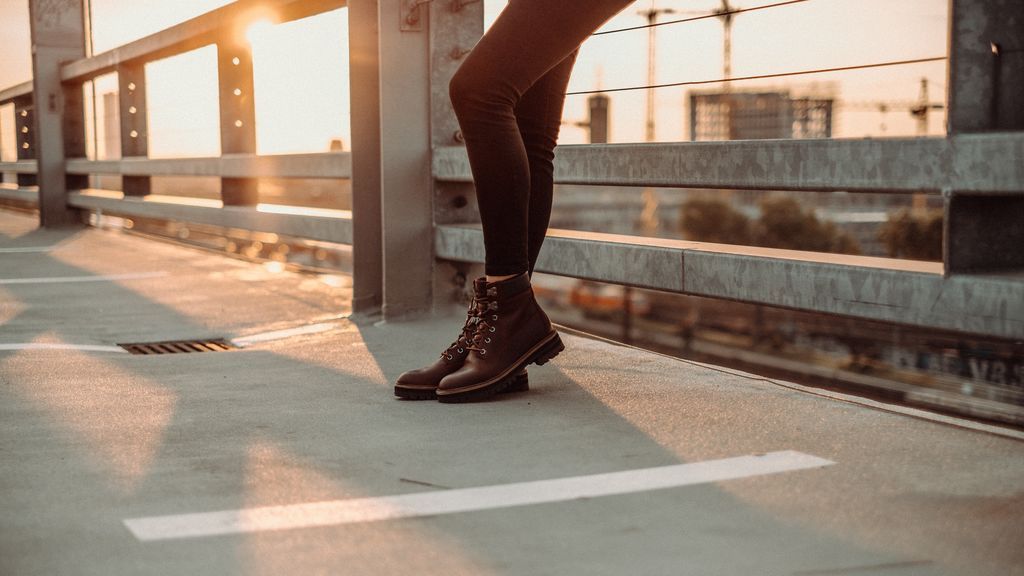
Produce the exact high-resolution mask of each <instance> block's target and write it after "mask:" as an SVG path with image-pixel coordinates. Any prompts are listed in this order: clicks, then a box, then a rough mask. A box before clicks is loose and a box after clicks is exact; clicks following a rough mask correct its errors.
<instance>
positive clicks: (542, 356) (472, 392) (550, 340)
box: [436, 330, 565, 404]
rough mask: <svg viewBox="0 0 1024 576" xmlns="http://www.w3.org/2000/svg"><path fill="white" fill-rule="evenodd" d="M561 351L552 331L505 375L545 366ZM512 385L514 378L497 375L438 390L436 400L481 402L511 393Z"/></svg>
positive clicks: (559, 342)
mask: <svg viewBox="0 0 1024 576" xmlns="http://www.w3.org/2000/svg"><path fill="white" fill-rule="evenodd" d="M562 350H565V345H564V344H562V339H561V338H559V337H558V332H556V331H554V330H552V331H551V335H550V336H549V337H547V338H545V339H544V340H542V341H541V342H540V343H538V344H537V345H536V346H534V347H533V348H531V349H530V350H528V351H527V352H526V353H525V354H523V355H522V356H520V358H519V360H518V361H517V362H516V363H515V364H514V365H513V367H512V368H511V369H510V370H509V371H507V372H506V374H515V373H516V372H519V371H520V370H522V369H523V368H526V367H527V366H529V365H530V364H533V363H536V364H537V365H538V366H543V365H544V364H547V362H548V361H549V360H551V359H552V358H554V357H555V356H558V354H559V352H561V351H562ZM514 383H515V377H514V376H513V377H509V376H504V377H503V376H501V375H498V376H495V377H494V378H491V379H490V380H487V381H484V382H480V383H477V384H473V385H472V386H466V387H463V388H455V389H453V390H438V391H437V392H436V394H437V400H438V402H443V403H446V404H449V403H460V402H472V401H474V400H481V399H484V398H487V397H489V396H493V395H494V394H498V393H500V392H504V391H511V390H510V387H511V386H512V385H513V384H514Z"/></svg>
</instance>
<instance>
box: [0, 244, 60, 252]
mask: <svg viewBox="0 0 1024 576" xmlns="http://www.w3.org/2000/svg"><path fill="white" fill-rule="evenodd" d="M54 248H56V246H26V247H24V248H0V254H24V253H28V252H49V251H50V250H53V249H54Z"/></svg>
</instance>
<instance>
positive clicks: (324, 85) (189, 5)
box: [0, 0, 948, 160]
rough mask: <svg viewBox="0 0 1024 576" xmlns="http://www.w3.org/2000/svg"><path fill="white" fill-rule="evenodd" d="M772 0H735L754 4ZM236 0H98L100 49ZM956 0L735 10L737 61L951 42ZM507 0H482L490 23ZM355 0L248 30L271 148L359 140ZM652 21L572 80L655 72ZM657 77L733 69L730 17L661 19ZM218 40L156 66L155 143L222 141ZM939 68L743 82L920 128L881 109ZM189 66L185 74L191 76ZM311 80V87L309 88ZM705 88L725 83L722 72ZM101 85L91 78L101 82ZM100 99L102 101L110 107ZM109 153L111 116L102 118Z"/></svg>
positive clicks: (18, 26)
mask: <svg viewBox="0 0 1024 576" xmlns="http://www.w3.org/2000/svg"><path fill="white" fill-rule="evenodd" d="M771 1H772V0H745V1H738V2H733V4H734V5H737V6H739V7H754V6H758V5H762V4H767V3H771ZM228 3H229V2H228V1H227V0H175V1H170V0H130V1H129V0H92V10H93V37H94V43H95V49H96V52H102V51H105V50H109V49H111V48H113V47H115V46H118V45H121V44H124V43H126V42H130V41H132V40H134V39H137V38H140V37H142V36H145V35H148V34H151V33H153V32H156V31H158V30H160V29H163V28H166V27H168V26H170V25H173V24H175V23H177V22H180V21H182V20H185V19H188V18H191V17H194V16H196V15H199V14H201V13H203V12H206V11H209V10H212V9H214V8H217V7H219V6H222V5H224V4H228ZM718 4H719V2H718V0H656V4H655V5H656V6H657V7H658V8H670V9H674V10H677V11H685V12H686V13H680V14H674V15H667V16H663V17H662V18H665V19H676V18H681V17H686V16H691V15H692V14H690V13H689V12H691V11H710V10H712V9H714V8H715V7H716V6H718ZM947 4H948V3H947V1H946V0H898V1H893V0H859V1H856V2H854V1H851V0H809V1H807V2H804V3H801V4H795V5H791V6H784V7H778V8H771V9H766V10H761V11H756V12H751V13H746V14H739V15H737V16H736V17H735V20H734V24H733V65H732V67H733V75H734V76H746V75H755V74H770V73H778V72H787V71H796V70H805V69H814V68H825V67H837V66H848V65H857V64H865V63H873V62H883V61H890V60H905V59H913V58H924V57H932V56H942V55H945V53H946V27H947ZM504 6H505V1H504V0H488V1H486V2H485V10H486V18H487V23H488V24H489V23H490V22H492V21H493V20H494V18H496V17H497V15H498V13H499V12H500V11H501V9H502V8H503V7H504ZM650 6H651V0H638V1H637V2H635V3H634V4H633V5H632V6H630V7H629V8H627V9H626V10H624V11H623V12H622V13H620V14H619V15H618V16H617V17H615V18H614V19H612V20H611V21H610V22H609V23H608V24H607V25H606V29H611V28H620V27H627V26H636V25H640V24H643V23H644V22H645V18H644V17H643V16H641V15H639V14H638V11H639V10H641V9H646V8H648V7H650ZM347 26H348V22H347V11H346V10H345V9H341V10H336V11H333V12H330V13H327V14H322V15H319V16H315V17H312V18H308V19H305V20H302V21H298V22H292V23H287V24H282V25H278V26H263V27H259V28H257V29H255V30H254V31H253V33H252V34H251V35H250V38H251V41H252V44H253V50H254V59H255V82H256V105H257V140H258V150H259V152H260V153H264V154H274V153H287V152H317V151H324V150H326V149H327V146H328V144H329V142H330V140H331V139H332V138H341V139H342V140H343V142H344V143H345V147H346V149H347V148H348V147H349V146H350V139H349V122H348V107H349V99H348V81H347V74H348V72H347V69H348V66H347V54H346V53H347V43H348V38H347ZM0 34H2V37H3V38H4V50H3V51H2V53H0V87H7V86H11V85H13V84H17V83H19V82H23V81H26V80H29V79H30V78H31V64H30V59H29V54H30V46H29V27H28V1H27V0H0ZM647 39H648V32H647V30H635V31H628V32H621V33H616V34H609V35H603V36H595V37H593V38H591V39H589V40H588V41H587V42H586V43H584V45H583V49H582V51H581V53H580V57H579V59H578V60H577V64H576V68H575V70H574V73H573V77H572V80H571V82H570V91H572V90H591V89H595V88H598V87H602V88H615V87H620V86H639V85H644V84H646V81H647V67H646V59H647ZM657 41H658V44H657V45H658V59H657V82H658V83H668V82H678V81H689V80H704V79H717V78H720V77H721V75H722V23H721V21H720V20H719V19H708V20H703V21H697V22H689V23H682V24H673V25H669V26H662V27H659V28H658V29H657ZM215 68H216V67H215V52H214V48H213V47H207V48H203V49H200V50H197V51H194V52H191V53H188V54H184V55H181V56H178V57H175V58H171V59H168V60H165V61H160V62H154V63H152V64H150V65H149V66H148V67H147V78H148V98H149V115H150V116H149V122H150V155H151V156H154V157H167V156H201V155H216V154H218V153H219V146H220V145H219V140H218V138H219V137H218V133H219V130H218V127H217V122H218V120H217V118H218V104H217V86H216V69H215ZM922 77H927V78H928V79H929V82H930V92H931V100H932V101H939V102H944V100H945V94H944V92H945V63H944V62H934V63H926V64H914V65H907V66H899V67H891V68H881V69H873V70H864V71H851V72H837V73H828V74H820V75H810V76H799V77H794V78H786V79H774V80H768V81H765V80H760V81H758V80H754V81H746V82H738V83H735V84H734V89H736V90H743V89H748V88H750V89H754V88H756V89H779V88H783V89H789V90H791V91H793V92H796V93H799V94H808V95H815V94H825V95H829V96H833V97H836V98H837V99H838V100H839V101H840V105H839V107H838V109H837V111H836V124H835V129H834V135H835V136H837V137H863V136H877V137H880V136H909V135H914V134H916V124H915V122H914V120H913V119H912V118H911V117H910V115H909V113H908V112H907V111H906V110H905V109H904V108H898V107H893V108H892V109H890V110H889V111H888V112H887V113H885V114H882V113H879V112H878V110H877V107H878V104H879V103H882V102H892V101H896V102H908V101H914V100H916V99H917V97H918V91H919V88H920V79H921V78H922ZM183 78H186V79H187V82H182V79H183ZM299 87H301V89H299ZM707 88H715V85H711V86H708V87H707ZM114 89H116V79H115V77H113V76H112V75H111V76H107V77H103V78H100V79H98V80H97V83H96V92H97V94H99V95H100V97H102V94H103V93H105V92H108V91H111V90H114ZM90 92H91V91H90ZM687 94H688V88H687V87H676V88H664V89H659V90H657V91H656V95H657V98H656V109H657V139H658V140H660V141H678V140H685V139H688V138H689V134H688V127H687V126H685V124H686V122H687V113H686V107H685V104H684V103H685V102H686V99H687ZM611 98H612V101H611V106H612V119H611V122H612V126H611V130H612V133H611V138H612V141H615V142H635V141H642V140H643V139H644V98H645V92H644V91H642V90H640V91H632V92H618V93H613V94H611ZM11 108H12V107H11V106H5V107H3V109H0V132H2V135H0V140H2V142H0V145H2V148H3V158H4V159H5V160H6V159H9V158H11V157H12V156H13V153H14V148H13V142H12V140H13V135H14V134H13V110H12V109H11ZM99 108H100V112H102V106H100V107H99ZM585 114H586V97H585V96H569V97H567V100H566V109H565V119H566V121H567V122H573V121H576V120H582V119H584V118H585ZM943 122H944V115H943V114H942V112H941V111H939V112H937V113H933V114H932V117H931V121H930V123H929V133H931V134H941V133H942V132H943V130H944V128H943ZM98 124H99V130H100V134H98V135H96V137H97V139H98V141H99V148H100V155H101V156H102V153H103V143H102V142H103V126H102V125H103V121H102V118H101V119H100V122H99V123H98ZM585 139H586V132H585V131H584V130H582V129H580V128H576V127H574V126H572V125H571V124H567V125H566V126H565V127H564V128H563V130H562V136H561V139H560V142H561V143H563V144H570V143H581V142H584V141H585Z"/></svg>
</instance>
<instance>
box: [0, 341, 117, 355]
mask: <svg viewBox="0 0 1024 576" xmlns="http://www.w3.org/2000/svg"><path fill="white" fill-rule="evenodd" d="M4 350H82V351H84V352H118V353H123V354H127V353H128V351H127V350H125V349H124V348H121V347H120V346H101V345H97V344H48V343H45V342H27V343H17V342H16V343H13V344H0V351H4Z"/></svg>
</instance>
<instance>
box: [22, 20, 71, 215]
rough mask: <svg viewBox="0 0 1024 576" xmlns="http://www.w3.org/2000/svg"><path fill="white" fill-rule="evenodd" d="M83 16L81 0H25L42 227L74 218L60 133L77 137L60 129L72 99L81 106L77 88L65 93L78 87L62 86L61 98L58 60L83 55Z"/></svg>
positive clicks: (63, 142)
mask: <svg viewBox="0 0 1024 576" xmlns="http://www.w3.org/2000/svg"><path fill="white" fill-rule="evenodd" d="M84 18H85V16H84V11H83V6H82V0H29V24H30V27H31V32H32V93H33V96H34V98H35V107H34V112H35V118H34V120H35V122H34V124H35V128H34V133H35V144H36V147H37V148H36V159H37V161H38V163H39V169H38V182H39V220H40V225H42V226H44V227H59V226H69V225H75V224H78V223H79V222H80V221H79V218H78V211H77V210H75V209H72V208H69V207H68V205H67V182H66V180H65V172H64V159H65V138H67V137H70V138H79V136H77V135H71V134H66V133H65V112H70V113H71V114H75V111H74V109H75V105H76V104H77V105H78V108H79V109H80V108H81V106H80V103H81V96H80V94H79V96H78V97H75V96H74V95H72V94H70V92H71V91H72V90H78V92H79V93H80V92H81V87H80V86H79V85H75V86H74V87H68V95H69V96H70V97H69V98H65V90H64V86H63V85H62V84H61V79H60V66H61V64H62V63H63V62H68V61H71V60H77V59H79V58H82V57H84V56H85V25H84V22H85V20H84ZM78 114H81V112H80V111H79V112H78ZM83 143H84V140H83ZM72 147H74V146H72Z"/></svg>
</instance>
